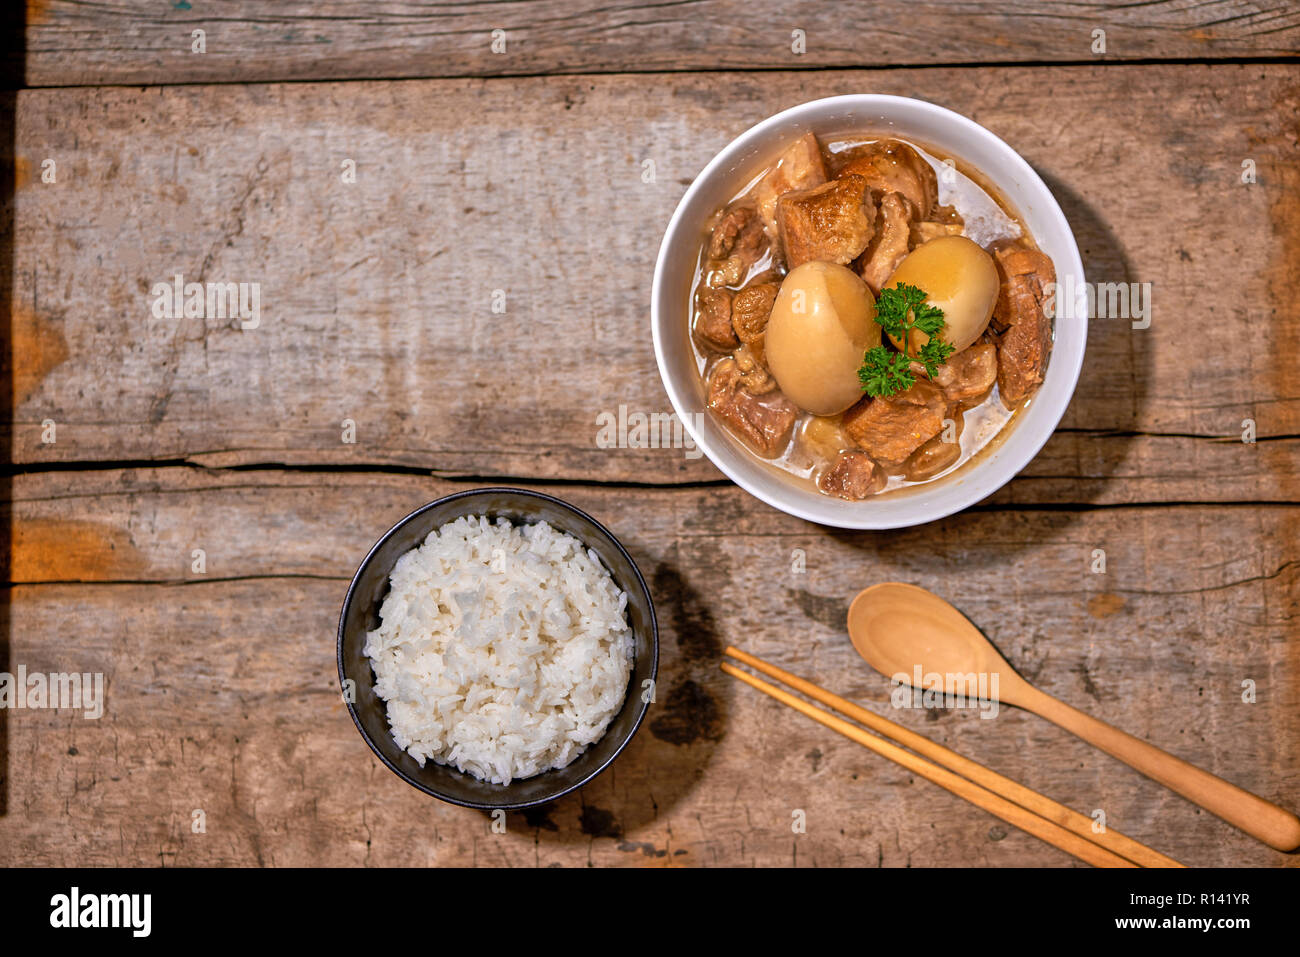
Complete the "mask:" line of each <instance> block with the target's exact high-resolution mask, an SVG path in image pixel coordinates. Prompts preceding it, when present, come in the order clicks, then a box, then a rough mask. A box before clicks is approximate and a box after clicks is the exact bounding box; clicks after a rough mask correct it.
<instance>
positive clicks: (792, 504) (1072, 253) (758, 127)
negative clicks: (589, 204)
mask: <svg viewBox="0 0 1300 957" xmlns="http://www.w3.org/2000/svg"><path fill="white" fill-rule="evenodd" d="M840 106H842V107H857V108H875V109H880V110H887V109H889V108H890V107H891V106H892V107H896V108H903V109H907V110H917V111H919V112H920V113H922V114H924V113H929V114H930V115H931V116H932V117H934V118H936V119H937V120H940V121H942V122H943V123H947V124H951V125H953V126H954V127H957V128H959V129H960V130H962V131H963V132H964V133H965V134H966V135H968V136H971V137H973V138H977V139H984V140H985V141H986V142H987V143H988V144H989V145H991V146H992V147H993V148H994V149H995V150H998V151H1000V152H1001V153H1002V154H1003V155H1004V157H1005V159H1006V162H1007V164H1008V166H1007V167H1006V173H1007V174H1008V177H1007V178H1010V177H1012V176H1018V177H1020V178H1021V180H1022V183H1021V184H1020V186H1019V188H1018V190H1017V193H1016V194H1014V195H1013V194H1012V192H1011V190H1010V189H1008V188H1006V187H1005V186H1002V185H1001V184H999V186H1000V188H1001V189H1002V191H1003V192H1004V193H1005V194H1006V196H1007V199H1008V200H1010V201H1011V202H1012V203H1013V204H1015V205H1016V206H1017V208H1018V209H1019V208H1020V207H1021V206H1023V203H1022V202H1020V200H1021V199H1022V198H1023V195H1024V193H1025V192H1026V191H1027V190H1041V192H1042V195H1043V196H1045V197H1046V199H1047V202H1046V204H1044V206H1043V212H1044V214H1045V215H1046V216H1047V217H1048V218H1051V219H1054V220H1057V221H1058V222H1059V224H1060V226H1061V227H1062V235H1063V236H1064V237H1065V239H1066V242H1067V244H1068V245H1067V248H1066V249H1065V252H1066V253H1067V257H1066V258H1067V259H1068V261H1067V262H1066V263H1064V266H1065V269H1062V268H1060V266H1058V268H1057V275H1058V276H1060V275H1062V274H1064V273H1065V272H1069V273H1072V274H1073V275H1074V276H1075V277H1077V281H1078V282H1079V283H1083V282H1085V281H1086V276H1085V274H1084V270H1083V259H1082V257H1081V255H1080V253H1079V244H1078V240H1077V239H1076V238H1075V236H1074V229H1073V228H1072V227H1071V226H1070V221H1069V219H1068V218H1067V217H1066V215H1065V212H1064V211H1063V210H1062V209H1061V205H1060V203H1059V202H1057V199H1056V196H1055V195H1054V194H1053V193H1052V190H1051V189H1050V188H1049V187H1048V185H1047V183H1045V182H1044V181H1043V178H1042V177H1041V176H1039V175H1038V171H1037V170H1035V169H1034V168H1033V167H1032V166H1031V165H1030V164H1029V162H1028V161H1027V160H1026V159H1025V158H1024V157H1023V156H1021V155H1020V154H1019V153H1018V152H1017V151H1016V150H1015V149H1014V148H1012V147H1011V146H1010V144H1008V143H1007V142H1006V141H1005V140H1003V139H1002V138H1001V137H1000V136H998V135H997V134H996V133H993V132H992V131H991V130H989V129H987V128H986V127H984V126H982V125H981V124H979V123H977V122H975V121H974V120H972V119H971V118H970V117H967V116H964V115H962V114H961V113H957V112H955V111H954V110H950V109H948V108H947V107H943V106H939V105H938V104H936V103H931V102H929V101H928V100H922V99H918V98H916V97H910V96H897V95H895V94H890V93H845V94H839V95H836V96H828V97H821V98H819V99H815V100H808V101H805V102H803V103H799V104H796V105H795V106H792V107H789V108H787V109H784V110H781V111H780V112H778V113H774V114H772V115H771V116H769V117H767V118H766V119H764V120H761V121H759V122H758V123H755V124H754V125H753V126H751V127H749V128H748V129H746V130H745V131H744V132H742V133H740V134H739V135H738V136H736V137H735V138H734V139H732V140H731V141H730V142H729V143H728V144H727V145H726V146H724V147H723V148H722V149H721V150H719V151H718V152H717V154H716V155H715V156H714V157H713V158H712V159H711V160H710V161H709V162H708V164H707V165H705V167H704V169H702V170H701V171H700V172H699V173H698V174H696V176H695V178H694V179H693V180H692V181H691V185H690V186H689V187H687V189H686V192H685V193H684V194H683V195H682V198H681V199H680V200H679V201H678V203H677V207H676V209H674V210H673V215H672V217H671V218H670V219H669V221H668V226H667V228H666V229H665V230H664V236H663V239H662V241H661V242H660V245H659V252H658V255H657V257H656V259H655V270H654V280H653V282H652V284H651V291H650V330H651V336H652V338H653V341H654V351H655V362H656V365H657V366H658V368H659V378H660V381H661V382H662V383H663V387H664V390H665V391H666V392H667V393H668V400H669V402H671V403H672V406H673V410H674V411H675V412H676V414H677V417H678V418H679V419H680V420H681V422H682V426H683V428H685V429H686V431H687V432H688V433H689V434H690V436H691V438H692V439H694V441H695V444H696V446H697V447H698V448H699V449H701V450H702V451H703V452H704V454H705V455H707V456H708V458H709V461H710V462H712V463H713V465H714V467H716V468H717V469H718V470H719V471H721V472H722V473H723V474H724V475H726V476H727V478H729V479H731V480H732V481H733V482H735V483H736V484H737V485H739V486H740V487H741V488H742V489H744V490H745V491H746V492H748V493H749V494H750V495H753V496H754V497H755V498H757V499H758V500H759V501H761V502H764V503H765V504H767V505H769V506H771V507H772V508H775V509H777V510H779V511H782V512H785V513H786V514H788V515H793V516H795V517H796V518H802V519H804V520H806V521H809V522H813V523H815V524H818V525H823V526H826V527H830V528H844V529H855V530H863V529H869V530H885V529H893V528H911V527H915V526H918V525H924V524H927V523H929V522H934V521H938V520H939V519H942V518H946V517H948V516H950V515H953V514H955V513H957V512H960V511H962V510H964V509H966V508H969V507H970V506H972V505H975V504H977V503H978V502H980V501H983V500H984V499H985V498H987V497H989V496H990V495H992V494H994V493H995V492H997V491H998V490H999V489H1001V488H1003V487H1004V486H1005V485H1007V484H1008V483H1009V482H1011V480H1012V479H1014V478H1015V477H1016V476H1017V475H1019V474H1020V472H1021V471H1023V470H1024V468H1025V466H1026V465H1028V464H1029V463H1030V462H1032V461H1033V460H1034V458H1035V457H1036V456H1037V455H1038V453H1039V452H1041V451H1042V449H1043V446H1044V445H1046V444H1047V441H1048V440H1049V439H1050V438H1051V437H1052V436H1053V435H1054V434H1055V433H1056V429H1057V427H1058V426H1059V425H1060V423H1061V419H1062V418H1063V417H1064V416H1065V411H1066V409H1067V408H1068V407H1069V405H1070V402H1071V401H1072V400H1073V398H1074V392H1075V389H1076V388H1077V387H1078V384H1079V375H1080V372H1081V371H1082V368H1083V357H1084V354H1085V353H1086V351H1087V342H1088V316H1087V315H1086V314H1085V315H1083V316H1073V317H1071V319H1072V322H1073V323H1074V324H1073V325H1072V326H1070V327H1069V328H1071V329H1073V330H1075V331H1074V332H1073V334H1072V336H1071V342H1073V343H1076V344H1077V349H1076V350H1074V355H1073V356H1072V357H1071V359H1070V360H1067V359H1066V358H1065V357H1064V356H1062V355H1060V354H1059V353H1058V350H1057V349H1056V345H1057V344H1058V343H1060V342H1062V340H1061V339H1060V338H1059V337H1060V330H1061V324H1060V322H1059V321H1058V322H1057V323H1056V324H1055V325H1054V328H1053V357H1052V362H1053V363H1055V364H1056V366H1057V367H1058V368H1059V369H1060V370H1061V372H1063V373H1064V378H1061V379H1060V385H1059V388H1057V389H1056V390H1054V391H1053V392H1052V393H1051V394H1050V395H1042V396H1040V395H1038V394H1035V396H1034V397H1033V398H1032V399H1031V400H1030V401H1031V402H1034V401H1038V402H1040V403H1041V404H1042V405H1045V406H1047V411H1046V413H1044V415H1045V419H1044V421H1043V423H1041V424H1040V428H1041V434H1039V435H1036V436H1034V437H1032V438H1029V439H1028V441H1027V443H1026V444H1024V445H1023V446H1022V447H1021V450H1020V451H1019V452H1018V454H1016V455H1015V457H1014V458H1006V459H998V458H997V454H998V453H999V452H1000V451H1001V447H1000V446H999V448H997V449H995V450H994V456H993V457H991V458H989V459H986V460H985V461H984V462H976V463H974V464H973V466H971V468H970V471H969V473H967V474H964V475H963V474H962V473H963V471H964V470H963V469H958V471H957V472H955V473H953V474H952V475H950V476H946V477H945V478H950V479H959V480H958V481H955V482H952V483H950V484H949V485H947V486H945V487H944V491H947V492H948V495H947V496H946V497H944V498H943V499H942V500H941V501H939V502H934V503H932V507H930V508H928V509H923V512H924V514H923V515H921V516H920V517H915V518H912V517H909V518H905V519H903V520H896V519H894V518H893V517H892V516H893V515H894V514H896V513H895V511H894V510H887V511H884V513H883V514H879V513H878V510H869V511H864V512H863V513H862V515H861V516H860V517H859V516H853V515H849V516H848V517H844V516H841V515H837V516H835V517H834V518H833V519H832V518H828V517H827V516H826V515H823V514H819V513H818V512H817V511H816V510H815V509H813V508H811V507H806V506H805V505H803V504H802V503H801V502H799V501H798V500H794V499H788V498H787V497H785V496H782V495H779V494H773V493H771V492H769V491H768V490H765V489H763V488H761V487H760V486H759V484H758V483H757V482H756V481H754V480H753V479H752V478H751V476H750V475H749V474H748V472H749V471H750V470H751V466H754V465H755V463H754V462H753V461H752V460H753V459H754V456H753V453H749V454H748V456H747V457H746V458H744V459H741V460H738V462H736V463H732V462H729V461H728V456H726V455H720V454H718V450H717V449H716V448H715V446H714V443H713V442H712V441H711V440H710V438H709V436H708V435H707V434H704V430H702V429H696V427H695V422H694V416H693V415H692V414H690V408H691V407H690V405H689V403H687V402H686V401H685V397H684V396H683V395H681V394H680V392H679V390H678V389H677V388H676V387H675V385H674V384H673V381H672V376H671V375H670V374H669V372H670V366H669V360H668V356H667V353H666V345H665V342H664V333H663V331H662V327H663V325H664V323H665V322H667V321H668V320H667V318H666V317H665V316H664V315H663V314H662V313H661V310H660V302H661V301H662V300H663V299H664V297H665V295H666V290H665V285H666V283H667V278H666V276H665V272H666V265H665V264H666V262H667V260H668V255H669V251H670V246H671V244H672V243H673V242H674V241H677V240H678V236H677V234H678V233H679V232H680V231H681V230H682V229H683V221H684V219H685V216H686V211H687V209H688V207H689V206H690V205H691V203H692V201H693V200H694V199H695V197H696V195H697V194H698V193H700V192H701V191H703V190H704V188H705V185H706V184H707V183H708V182H709V181H711V180H712V178H713V177H714V175H715V174H716V173H717V171H718V170H719V169H720V168H722V167H724V166H725V165H727V164H728V163H729V162H730V161H731V160H732V159H733V158H734V157H735V156H736V155H737V154H740V153H742V152H743V151H744V149H745V148H746V147H747V146H749V145H750V144H751V143H752V142H753V141H755V140H758V139H760V138H761V137H763V136H764V135H765V134H767V133H768V132H769V131H771V130H772V129H774V128H778V127H781V126H783V125H785V124H787V123H790V122H792V121H797V120H799V118H800V117H801V115H802V114H804V113H807V112H815V111H817V110H819V109H829V108H834V107H840ZM929 145H936V144H929ZM981 172H983V173H984V174H985V175H986V176H987V175H989V174H988V172H987V171H985V170H981ZM1050 368H1051V364H1050V363H1049V369H1050ZM1060 374H1061V373H1060V372H1058V376H1059V375H1060ZM1021 428H1023V423H1018V424H1016V423H1013V430H1019V429H1021ZM995 461H999V462H1001V464H1000V466H999V468H998V470H997V474H998V475H999V476H1001V477H1000V478H998V479H993V478H992V475H993V474H994V473H993V472H992V471H991V469H990V467H991V466H992V465H993V463H994V462H995ZM757 467H760V468H761V465H759V466H757ZM1004 473H1005V474H1004ZM981 475H983V476H986V477H985V478H984V479H983V480H982V481H981V480H979V477H980V476H981ZM959 477H960V478H959ZM849 504H850V505H853V504H858V503H849Z"/></svg>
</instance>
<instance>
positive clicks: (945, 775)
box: [722, 648, 1155, 867]
mask: <svg viewBox="0 0 1300 957" xmlns="http://www.w3.org/2000/svg"><path fill="white" fill-rule="evenodd" d="M727 654H729V655H732V656H733V657H736V658H737V659H738V660H747V659H748V660H752V661H754V662H757V663H758V664H757V665H755V667H758V666H759V665H762V666H765V667H767V668H771V669H772V670H773V671H775V672H778V673H779V674H786V672H782V671H781V669H779V668H775V667H774V666H772V665H768V664H767V663H766V662H763V661H761V659H756V658H753V657H752V656H749V655H745V654H744V652H738V651H737V650H736V649H734V648H728V649H727ZM742 656H743V657H742ZM722 670H723V671H724V672H726V673H727V674H729V675H731V676H733V677H735V678H738V679H740V680H741V681H743V682H745V683H746V684H748V685H750V686H751V687H754V688H756V689H758V690H759V691H762V692H763V693H764V694H767V695H769V696H770V697H772V698H775V699H776V700H777V701H780V702H781V703H782V704H785V705H787V706H788V707H791V708H794V709H795V710H796V711H798V712H800V713H801V714H804V715H806V716H808V717H810V718H812V719H813V720H814V721H817V722H818V723H819V724H822V725H825V726H826V727H828V728H830V729H831V730H833V731H837V732H838V733H840V734H842V735H844V736H845V737H846V738H849V739H850V740H853V741H856V742H857V743H858V744H861V745H862V746H863V747H865V748H867V749H869V750H871V751H874V752H875V753H877V754H879V755H881V756H882V757H886V758H889V759H890V760H891V761H894V762H895V763H896V764H900V765H902V766H903V767H905V768H907V769H908V770H910V771H912V772H913V773H915V774H918V775H920V776H921V777H923V778H925V779H926V780H928V781H931V782H933V783H935V784H938V785H939V786H940V787H942V788H945V789H946V790H948V791H951V792H952V793H953V794H956V795H957V796H959V797H962V798H965V799H966V800H967V801H969V802H970V803H972V804H974V805H976V806H977V807H980V808H983V809H984V810H986V811H988V812H989V813H990V814H993V815H994V816H995V817H998V818H1001V819H1002V820H1004V821H1006V822H1007V823H1008V824H1011V825H1012V826H1014V827H1018V828H1020V829H1021V830H1023V831H1025V832H1026V833H1028V834H1032V835H1033V836H1035V837H1037V838H1039V839H1040V840H1043V841H1046V842H1047V843H1049V844H1051V845H1053V846H1054V847H1058V848H1060V849H1061V850H1063V851H1065V852H1066V853H1068V854H1071V855H1073V856H1074V857H1077V858H1079V859H1080V860H1082V861H1085V862H1086V863H1089V864H1092V865H1093V866H1095V867H1134V866H1136V865H1135V864H1134V863H1133V862H1132V861H1130V860H1128V859H1126V858H1124V857H1122V856H1120V855H1119V854H1116V853H1114V852H1112V851H1110V850H1108V849H1106V848H1105V847H1102V846H1100V845H1099V844H1097V843H1094V842H1093V841H1092V840H1089V839H1087V838H1085V837H1081V836H1080V835H1078V834H1076V833H1074V832H1072V831H1070V830H1067V829H1066V828H1064V827H1062V826H1061V825H1060V824H1057V823H1055V822H1054V821H1051V820H1048V819H1047V818H1045V817H1042V816H1040V815H1038V814H1035V813H1034V812H1032V811H1030V810H1028V809H1026V808H1024V807H1021V806H1020V805H1018V804H1015V803H1013V802H1012V801H1009V800H1007V799H1006V798H1004V797H1002V796H1001V795H999V794H997V793H994V792H993V791H990V790H989V789H987V788H985V787H983V786H981V785H979V784H976V783H975V782H973V781H969V780H967V779H966V778H963V777H961V776H960V775H958V774H955V773H953V772H952V771H949V770H947V769H946V768H944V767H941V766H939V765H937V764H934V763H932V762H930V761H928V760H926V759H925V758H923V757H920V756H919V755H916V754H912V753H911V752H910V751H906V750H904V749H903V748H901V747H899V746H898V745H895V744H891V743H890V742H888V741H886V740H884V739H882V738H880V737H877V736H876V735H873V734H870V733H869V732H867V731H864V730H863V729H862V728H859V727H857V726H856V725H853V724H850V723H849V722H847V721H845V720H843V719H842V718H838V717H836V716H835V715H833V714H830V713H829V712H826V711H823V710H822V709H821V708H818V707H815V706H814V705H811V704H809V703H807V702H805V701H803V700H801V699H799V698H796V697H795V696H794V695H792V694H790V693H789V692H787V691H784V690H782V689H781V688H778V687H776V686H775V685H772V684H769V683H768V682H766V681H763V680H762V679H760V678H756V677H754V676H753V675H750V674H748V673H747V672H744V671H741V670H740V669H739V668H736V667H735V666H734V665H732V664H730V663H728V662H723V663H722ZM790 677H791V678H795V676H794V675H790ZM795 680H796V681H799V682H801V683H802V684H803V685H806V686H807V687H809V688H812V689H815V690H816V691H817V692H818V693H820V694H822V695H828V693H827V692H825V691H822V689H820V688H817V686H816V685H811V684H809V683H808V682H803V681H802V679H798V678H795ZM829 697H835V696H833V695H831V696H829ZM839 700H840V701H843V699H839ZM844 703H845V704H850V702H847V701H845V702H844ZM866 713H867V714H870V712H866ZM875 717H879V716H875ZM880 720H882V721H884V720H885V719H880ZM887 723H888V724H892V722H887ZM899 730H904V731H905V730H906V729H903V728H900V729H899ZM909 733H910V732H909ZM918 737H920V736H919V735H918ZM921 740H923V741H924V740H926V739H924V738H922V739H921ZM928 743H931V744H932V743H933V742H928ZM936 747H937V746H936ZM945 750H946V749H945ZM971 763H972V764H973V763H974V762H971ZM976 767H979V765H976ZM990 773H992V772H990ZM1013 783H1014V782H1013ZM1026 790H1028V789H1026ZM1030 793H1034V792H1030ZM1067 810H1068V809H1067ZM1085 820H1086V818H1085ZM1089 834H1090V835H1091V827H1089ZM1133 843H1135V844H1136V843H1137V842H1133ZM1152 853H1153V854H1154V853H1155V852H1152Z"/></svg>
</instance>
